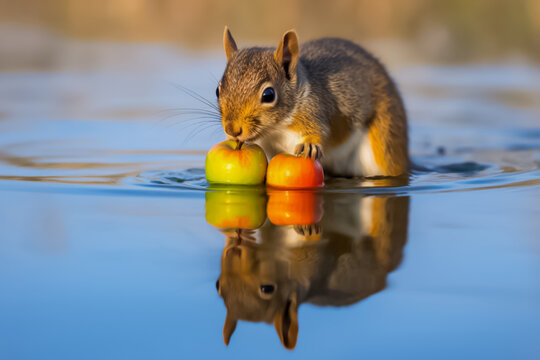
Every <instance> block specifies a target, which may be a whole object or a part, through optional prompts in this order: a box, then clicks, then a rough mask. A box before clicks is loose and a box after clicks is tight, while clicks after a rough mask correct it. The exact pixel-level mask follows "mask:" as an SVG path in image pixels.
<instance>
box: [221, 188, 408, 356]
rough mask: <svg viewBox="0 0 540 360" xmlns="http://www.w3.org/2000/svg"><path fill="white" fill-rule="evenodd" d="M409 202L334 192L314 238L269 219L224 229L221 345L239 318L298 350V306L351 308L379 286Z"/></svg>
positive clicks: (393, 261) (395, 261) (397, 254)
mask: <svg viewBox="0 0 540 360" xmlns="http://www.w3.org/2000/svg"><path fill="white" fill-rule="evenodd" d="M408 207H409V200H408V198H407V197H365V196H363V195H346V196H343V195H341V194H331V195H328V196H326V197H325V201H324V212H325V215H324V217H323V218H322V220H321V222H320V229H316V228H313V230H316V232H317V233H318V234H317V236H313V234H311V233H309V234H307V233H306V232H305V231H301V230H302V229H301V228H299V227H293V226H275V225H273V224H271V223H270V222H266V224H265V225H263V227H261V228H260V229H258V230H242V229H237V230H235V231H224V234H225V235H226V237H227V242H226V245H225V248H224V249H223V256H222V259H221V275H220V277H219V279H218V281H217V283H216V286H217V290H218V293H219V295H220V296H221V297H222V298H223V301H224V303H225V306H226V307H227V317H226V320H225V325H224V327H223V338H224V341H225V344H228V343H229V340H230V338H231V336H232V333H233V332H234V330H235V328H236V324H237V322H238V320H247V321H256V322H267V323H273V324H274V326H275V328H276V332H277V333H278V336H279V338H280V340H281V342H282V344H283V346H284V347H285V348H287V349H293V348H294V347H295V346H296V339H297V336H298V329H299V327H298V307H299V306H300V304H302V303H311V304H315V305H319V306H324V305H330V306H345V305H350V304H354V303H356V302H358V301H360V300H362V299H364V298H366V297H368V296H370V295H371V294H374V293H376V292H378V291H381V290H382V289H384V287H385V285H386V276H387V274H388V273H389V272H390V271H393V270H394V269H395V268H396V267H397V266H398V265H399V263H400V262H401V257H402V251H403V246H404V245H405V242H406V238H407V223H408Z"/></svg>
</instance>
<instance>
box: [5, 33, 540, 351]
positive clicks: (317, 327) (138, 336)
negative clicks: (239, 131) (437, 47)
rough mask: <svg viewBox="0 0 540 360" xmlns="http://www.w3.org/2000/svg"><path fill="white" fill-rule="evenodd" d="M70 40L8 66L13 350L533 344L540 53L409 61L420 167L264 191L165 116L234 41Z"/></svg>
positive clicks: (211, 136)
mask: <svg viewBox="0 0 540 360" xmlns="http://www.w3.org/2000/svg"><path fill="white" fill-rule="evenodd" d="M70 46H72V47H75V49H76V50H73V52H72V53H71V52H69V53H70V54H72V56H71V58H70V57H67V58H61V59H56V60H55V61H52V64H48V65H47V66H46V67H43V68H39V69H37V70H32V71H12V72H7V71H6V72H3V73H0V134H1V135H0V180H1V181H0V200H1V204H2V206H0V228H1V229H2V236H1V241H0V294H1V296H0V319H1V321H0V358H3V359H4V358H5V359H36V358H42V359H44V358H50V359H96V358H110V359H119V358H130V359H148V358H156V359H173V358H217V357H220V358H231V359H232V358H239V357H240V358H242V357H248V356H256V357H257V358H276V357H282V356H286V357H295V358H358V357H366V358H388V359H390V358H411V359H418V358H448V359H454V358H458V357H459V358H500V359H504V358H510V357H512V358H520V359H534V358H537V357H538V352H539V351H540V345H539V344H540V325H539V324H540V307H539V305H538V304H539V303H540V282H539V281H538V279H539V276H540V261H539V260H540V243H539V240H540V236H539V234H540V223H539V222H538V219H540V205H539V204H540V201H539V200H540V121H539V119H540V105H539V104H540V103H539V102H538V99H540V70H538V68H537V67H534V66H532V65H528V64H522V63H512V64H480V65H470V66H427V65H423V66H419V65H403V66H398V67H396V68H394V69H392V70H393V74H394V77H395V78H396V80H397V82H398V84H399V85H400V88H401V90H402V93H403V95H404V98H405V102H406V104H407V108H408V113H409V118H410V137H411V153H412V154H413V158H414V162H415V164H416V166H415V169H414V170H413V171H412V173H411V175H410V177H409V179H408V180H405V181H403V180H399V181H398V180H388V179H368V180H365V179H364V180H361V179H328V180H327V185H326V187H325V188H324V189H322V190H321V191H318V192H316V193H313V192H292V193H286V192H271V193H267V192H266V191H265V190H264V188H254V189H240V190H239V189H235V188H229V189H222V188H210V189H209V188H208V184H207V183H206V181H205V179H204V172H203V170H202V167H203V163H204V156H205V153H206V151H207V149H208V148H209V147H210V146H211V145H212V144H214V143H216V142H217V141H220V140H221V139H222V138H223V135H222V132H221V130H220V129H219V127H209V128H208V129H205V128H204V127H203V125H204V126H206V123H202V120H191V118H190V117H189V116H176V117H172V118H169V115H171V114H172V115H174V111H171V112H169V111H165V112H163V110H166V109H172V108H181V107H201V104H200V103H198V102H197V101H195V100H194V99H193V98H191V97H189V96H187V95H186V94H185V93H183V92H181V91H179V90H178V88H177V87H175V86H174V84H178V83H180V84H182V85H183V86H186V87H188V88H190V89H193V90H195V91H197V92H199V93H201V94H202V95H204V96H206V97H207V98H210V99H211V98H212V94H213V92H214V89H215V83H216V79H217V78H218V77H219V75H220V73H221V71H222V69H223V63H222V55H221V53H216V54H214V53H208V54H193V53H182V52H177V51H174V50H172V49H170V48H167V47H165V46H157V45H115V44H99V43H84V42H83V43H74V44H71V45H70ZM80 54H93V58H92V60H91V61H90V60H87V62H84V61H81V60H80V59H81V58H84V59H87V57H86V56H78V55H80ZM201 124H203V125H201ZM223 214H228V216H225V217H224V216H223ZM286 215H287V216H286ZM209 222H210V223H209ZM313 222H318V224H317V225H314V224H312V223H313ZM212 223H213V224H214V225H218V226H219V225H223V224H224V223H225V224H226V226H227V227H230V228H229V229H228V230H223V229H221V230H220V229H218V228H217V227H216V226H213V225H212ZM274 223H275V224H276V225H274ZM261 224H263V225H262V226H260V227H258V226H259V225H261ZM280 224H281V225H280ZM283 224H285V225H283ZM240 226H241V227H243V229H240V228H238V227H240ZM256 227H258V228H257V229H250V228H256ZM218 279H219V286H217V288H218V289H219V291H218V290H217V289H216V285H217V284H216V281H217V280H218ZM261 286H263V288H264V291H263V288H262V287H261ZM227 309H228V313H229V316H228V321H226V315H227ZM244 319H250V320H253V321H254V322H250V321H245V320H244ZM235 321H236V329H235V331H234V333H232V328H233V325H234V323H235ZM266 322H268V323H269V324H267V323H266ZM274 323H275V324H274ZM224 324H225V331H223V330H224ZM296 324H298V328H297V329H296ZM296 331H297V338H296ZM223 332H225V337H226V338H228V337H229V335H230V343H229V346H228V347H226V346H225V345H224V344H223V342H224V339H223V336H224V335H223ZM295 340H296V343H295ZM294 345H296V346H295V349H294V350H293V351H291V352H289V351H287V350H285V347H289V348H291V347H293V346H294Z"/></svg>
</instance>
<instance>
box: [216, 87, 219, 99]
mask: <svg viewBox="0 0 540 360" xmlns="http://www.w3.org/2000/svg"><path fill="white" fill-rule="evenodd" d="M216 97H217V98H219V86H218V87H217V88H216Z"/></svg>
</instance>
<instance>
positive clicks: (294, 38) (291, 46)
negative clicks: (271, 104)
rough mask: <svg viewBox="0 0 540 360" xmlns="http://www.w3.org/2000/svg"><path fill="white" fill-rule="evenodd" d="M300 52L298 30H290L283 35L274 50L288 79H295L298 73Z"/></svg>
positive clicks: (275, 56)
mask: <svg viewBox="0 0 540 360" xmlns="http://www.w3.org/2000/svg"><path fill="white" fill-rule="evenodd" d="M298 52H299V51H298V35H296V31H294V30H289V31H287V32H286V33H285V34H284V35H283V38H282V39H281V42H280V43H279V46H278V47H277V49H276V51H275V52H274V58H275V59H276V61H277V63H278V64H281V66H283V69H284V70H285V74H286V75H287V78H288V79H293V78H294V77H295V75H296V64H297V63H298Z"/></svg>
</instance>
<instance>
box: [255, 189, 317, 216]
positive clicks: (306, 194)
mask: <svg viewBox="0 0 540 360" xmlns="http://www.w3.org/2000/svg"><path fill="white" fill-rule="evenodd" d="M268 195H269V196H270V198H269V199H268V205H267V207H266V212H267V215H268V218H269V219H270V221H271V222H272V223H273V224H275V225H310V224H314V223H317V222H319V221H321V218H322V215H323V210H322V202H321V199H320V197H318V196H317V194H315V193H314V192H313V191H301V190H271V191H269V193H268Z"/></svg>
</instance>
